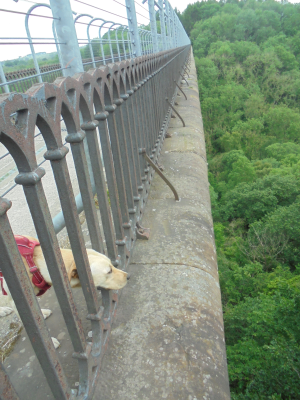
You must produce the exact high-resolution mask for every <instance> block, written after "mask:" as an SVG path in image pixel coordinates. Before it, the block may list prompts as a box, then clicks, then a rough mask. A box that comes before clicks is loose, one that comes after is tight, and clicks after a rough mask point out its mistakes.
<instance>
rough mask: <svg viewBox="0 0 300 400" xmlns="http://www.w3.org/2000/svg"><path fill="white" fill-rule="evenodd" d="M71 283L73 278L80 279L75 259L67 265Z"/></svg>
mask: <svg viewBox="0 0 300 400" xmlns="http://www.w3.org/2000/svg"><path fill="white" fill-rule="evenodd" d="M66 268H67V273H68V278H69V281H71V279H73V278H79V277H78V272H77V269H76V264H75V261H74V259H73V260H71V262H70V263H69V264H66Z"/></svg>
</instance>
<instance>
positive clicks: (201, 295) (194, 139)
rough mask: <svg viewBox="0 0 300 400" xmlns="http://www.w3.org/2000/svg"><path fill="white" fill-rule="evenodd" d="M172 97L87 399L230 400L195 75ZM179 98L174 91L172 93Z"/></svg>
mask: <svg viewBox="0 0 300 400" xmlns="http://www.w3.org/2000/svg"><path fill="white" fill-rule="evenodd" d="M187 81H188V85H187V84H186V83H185V82H184V83H182V85H181V87H182V89H183V90H184V92H185V93H186V95H187V98H188V100H187V101H186V100H185V98H184V97H183V95H182V94H181V96H178V97H177V99H178V100H177V101H178V106H175V107H176V109H177V111H178V112H179V113H180V114H181V116H182V117H183V119H184V120H185V123H186V127H185V128H184V127H182V124H181V122H180V120H179V119H178V118H176V119H171V121H170V127H169V130H168V133H169V134H170V135H172V136H171V138H167V139H166V140H165V142H164V146H163V149H162V153H161V157H160V163H161V164H163V165H164V167H165V170H164V173H165V175H166V176H167V177H168V178H169V179H170V180H171V182H172V183H173V185H174V186H175V187H176V189H177V191H178V193H179V196H180V198H181V201H180V202H176V201H175V200H174V197H173V194H172V192H171V191H170V189H169V188H168V187H167V186H166V185H165V183H164V182H163V181H162V180H161V178H160V177H159V176H158V175H157V174H156V175H155V176H154V179H153V182H152V186H151V190H150V194H149V198H148V203H147V206H146V210H145V214H144V218H143V226H145V227H149V228H151V235H150V240H149V241H139V242H138V243H136V247H135V250H134V254H133V258H132V260H131V264H130V266H129V272H130V274H131V279H130V281H129V283H128V285H127V286H126V287H125V288H124V289H123V294H122V297H121V299H120V302H119V306H118V311H117V316H116V320H115V322H114V325H113V330H112V334H111V338H110V342H109V347H108V350H107V352H106V355H105V356H104V359H103V363H102V372H101V375H100V379H99V382H98V384H97V387H96V391H95V395H94V399H95V400H96V399H102V400H111V399H115V400H127V399H128V400H129V399H131V400H132V399H138V400H148V399H149V400H154V399H168V400H202V399H205V400H212V399H216V400H217V399H230V394H229V384H228V375H227V364H226V352H225V342H224V329H223V314H222V305H221V295H220V287H219V279H218V267H217V257H216V250H215V244H214V232H213V221H212V216H211V206H210V198H209V183H208V179H207V162H206V152H205V141H204V133H203V124H202V117H201V110H200V103H199V94H198V85H197V75H196V70H195V65H194V61H193V60H192V66H191V71H190V73H189V78H188V77H187ZM179 93H180V92H179Z"/></svg>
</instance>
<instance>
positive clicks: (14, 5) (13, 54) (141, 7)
mask: <svg viewBox="0 0 300 400" xmlns="http://www.w3.org/2000/svg"><path fill="white" fill-rule="evenodd" d="M82 1H83V2H84V3H88V4H90V5H93V6H95V7H99V8H101V9H103V10H106V11H108V12H104V11H101V10H98V9H96V8H93V7H90V6H87V5H84V4H81V3H79V2H78V1H76V0H70V2H71V7H72V10H73V11H74V12H76V13H77V14H82V13H85V14H90V15H92V16H93V17H95V18H96V17H97V18H103V19H105V20H111V21H113V22H117V23H120V24H127V18H126V9H125V7H124V6H122V5H121V4H118V3H122V4H124V5H125V0H117V1H118V3H117V2H115V1H113V0H106V1H104V0H82ZM169 1H170V4H171V6H172V7H173V8H175V7H177V8H178V9H179V10H180V11H183V10H184V9H185V8H186V6H187V5H188V4H189V3H191V1H190V0H169ZM41 2H42V3H44V4H49V0H41ZM135 3H136V4H135V7H136V12H137V13H139V14H137V20H138V23H140V24H145V25H147V24H148V23H149V19H148V6H147V3H145V4H142V0H136V1H135ZM35 4H36V3H35V1H34V0H30V1H29V0H19V1H18V2H15V1H14V0H0V6H1V7H0V8H1V9H6V10H12V11H21V12H27V11H28V10H29V8H30V7H31V6H34V5H35ZM109 11H110V12H112V13H115V14H118V15H119V16H116V15H112V14H111V13H109ZM32 13H33V14H34V13H35V14H41V15H47V16H50V15H51V11H50V10H49V9H47V8H46V7H38V8H36V9H35V10H34V11H32ZM80 21H82V22H89V21H90V18H88V17H83V18H81V19H80ZM29 28H30V34H31V36H32V37H35V38H48V39H50V38H53V35H52V20H51V19H46V18H39V17H35V16H31V17H30V18H29ZM86 28H87V26H86V25H80V24H76V31H77V37H78V38H79V39H83V41H81V43H82V44H84V42H86V38H87V33H86ZM98 30H99V28H96V27H91V29H90V33H91V37H98ZM104 32H105V30H103V33H104ZM22 37H23V38H24V37H26V31H25V15H18V14H13V13H8V12H3V11H0V38H1V39H0V43H3V42H12V41H13V42H23V43H28V41H26V40H22V39H16V40H11V39H5V38H22ZM3 38H4V39H3ZM47 42H52V41H51V40H47ZM34 48H35V52H36V53H38V52H43V51H45V52H47V53H51V52H53V51H56V49H55V46H53V45H47V44H46V45H35V46H34ZM27 54H30V47H29V45H28V44H26V45H25V44H24V45H23V44H15V45H12V44H5V45H4V44H3V45H1V47H0V61H4V60H10V59H14V58H18V57H19V56H22V57H23V56H25V55H27Z"/></svg>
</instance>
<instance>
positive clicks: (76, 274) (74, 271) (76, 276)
mask: <svg viewBox="0 0 300 400" xmlns="http://www.w3.org/2000/svg"><path fill="white" fill-rule="evenodd" d="M72 278H75V279H79V275H78V272H77V269H72V271H71V279H72Z"/></svg>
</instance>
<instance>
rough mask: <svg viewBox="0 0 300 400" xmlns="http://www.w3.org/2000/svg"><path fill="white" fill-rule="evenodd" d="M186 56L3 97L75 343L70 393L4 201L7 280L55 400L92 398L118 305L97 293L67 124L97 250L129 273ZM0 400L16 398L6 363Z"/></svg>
mask: <svg viewBox="0 0 300 400" xmlns="http://www.w3.org/2000/svg"><path fill="white" fill-rule="evenodd" d="M189 52H190V46H183V47H177V48H175V49H171V50H167V51H163V52H159V53H156V54H150V55H145V56H142V57H137V58H135V59H131V60H126V61H121V62H118V63H115V64H109V65H107V66H102V67H100V68H96V69H93V70H90V71H89V72H83V73H80V74H77V75H75V76H74V77H59V78H57V79H56V81H55V82H54V84H49V83H39V84H35V85H34V86H32V87H31V88H30V89H29V90H28V91H27V92H26V93H25V94H18V93H7V94H3V95H1V96H0V110H1V111H0V143H2V144H3V145H4V146H5V147H6V148H7V150H8V152H9V153H10V154H11V156H12V157H13V159H14V161H15V163H16V165H17V168H18V175H17V177H16V179H15V181H16V183H17V184H19V185H22V186H23V190H24V194H25V197H26V200H27V203H28V206H29V209H30V212H31V216H32V219H33V222H34V225H35V229H36V232H37V234H38V239H39V241H40V243H41V247H42V250H43V254H44V257H45V260H46V263H47V266H48V269H49V273H50V276H51V279H52V281H53V286H54V290H55V293H56V296H57V299H58V302H59V305H60V307H61V310H62V313H63V316H64V319H65V322H66V325H67V328H68V332H69V336H70V338H71V341H72V345H73V348H74V353H73V357H74V358H75V359H77V360H78V364H79V388H78V391H74V390H73V391H72V390H71V389H70V386H69V384H68V382H67V379H66V376H65V373H64V368H63V367H64V366H63V365H62V364H61V362H60V360H59V358H58V356H57V353H56V351H55V349H54V347H53V344H52V341H51V338H50V336H49V332H48V330H47V327H46V323H45V322H44V319H43V317H42V314H41V310H40V307H39V305H38V302H37V299H36V297H35V295H34V292H33V289H32V286H31V282H30V280H29V278H28V275H27V273H26V270H25V267H24V264H23V262H22V259H21V257H20V254H19V251H18V248H17V246H16V243H15V240H14V236H13V232H12V229H11V226H10V223H9V220H8V216H7V211H8V210H9V209H10V208H11V207H12V205H11V202H10V201H9V199H4V198H0V254H1V268H2V272H3V274H4V277H5V279H6V282H7V284H8V286H9V290H10V292H11V294H12V297H13V299H14V301H15V303H16V307H17V309H18V312H19V314H20V317H21V319H22V322H23V324H24V327H25V329H26V331H27V333H28V336H29V338H30V340H31V343H32V346H33V349H34V351H35V353H36V355H37V358H38V360H39V362H40V364H41V368H42V369H43V371H44V374H45V376H46V379H47V381H48V384H49V386H50V388H51V390H52V393H53V395H54V398H55V399H70V398H77V397H78V398H85V399H87V398H91V396H92V393H93V388H94V385H95V382H96V381H97V378H98V375H99V370H100V363H101V359H102V357H103V353H104V351H105V349H106V347H107V344H108V338H109V333H110V329H111V323H112V321H113V318H114V315H115V312H116V306H117V302H118V292H117V291H113V290H105V289H101V293H102V304H101V305H100V304H99V303H98V298H97V290H96V288H95V286H94V283H93V280H92V275H91V270H90V267H89V263H88V258H87V253H86V248H85V243H84V239H83V234H82V230H81V226H80V222H79V218H78V214H77V209H76V204H75V198H74V193H73V190H72V185H71V181H70V174H69V170H68V167H67V163H66V154H67V152H68V148H67V147H66V146H64V144H63V140H62V133H61V118H63V120H64V123H65V125H66V128H67V133H68V135H67V136H66V141H67V142H68V143H69V144H70V148H71V151H72V156H73V160H74V164H75V168H76V174H77V179H78V183H79V188H80V192H81V196H82V202H83V208H84V211H85V216H86V221H87V226H88V230H89V234H90V238H91V242H92V243H91V244H92V248H93V249H94V250H96V251H98V252H102V253H103V252H105V253H106V254H107V256H108V257H109V258H110V259H111V260H112V262H113V264H114V265H115V266H117V267H118V268H121V269H124V270H126V267H127V265H128V262H129V260H130V256H131V254H132V249H133V246H134V243H135V240H136V238H137V237H142V236H143V235H145V236H146V233H147V232H145V231H143V228H141V226H140V221H141V217H142V214H143V210H144V206H145V203H146V200H147V196H148V193H149V186H150V184H151V180H152V177H153V174H154V171H153V169H152V168H151V166H150V165H149V164H148V163H147V161H146V160H145V157H144V156H143V155H144V154H145V152H146V154H147V155H148V156H149V157H150V159H151V160H152V161H153V162H154V163H156V162H157V159H158V156H159V154H160V151H161V147H162V144H163V141H164V138H165V134H166V130H167V127H168V123H169V119H170V116H171V107H170V106H169V104H168V102H166V98H168V99H169V101H170V103H171V104H172V105H174V101H175V96H176V94H177V90H178V86H177V85H180V82H181V79H182V78H181V73H183V72H184V70H185V68H186V65H187V62H188V56H189ZM36 127H38V129H39V131H40V132H41V134H42V136H43V139H44V141H45V143H46V146H47V151H46V152H45V154H44V157H45V159H47V160H50V163H51V167H52V170H53V174H54V177H55V182H56V187H57V191H58V194H59V199H60V202H61V208H62V211H63V215H64V219H65V224H66V228H67V232H68V236H69V240H70V244H71V248H72V251H73V255H74V258H75V263H76V266H77V271H78V274H79V278H80V281H81V285H82V290H83V294H84V298H85V301H86V305H87V310H88V315H87V316H86V317H87V319H88V320H89V321H90V325H91V326H90V329H91V330H92V339H91V341H90V342H88V341H87V340H86V333H85V332H84V329H83V324H82V321H81V320H80V318H79V315H78V311H77V308H76V304H75V302H74V298H73V294H72V291H71V288H70V283H69V280H68V277H67V274H66V269H65V266H64V263H63V260H62V256H61V252H60V249H59V245H58V241H57V238H56V235H55V230H54V226H53V223H52V220H51V215H50V211H49V206H48V204H47V198H46V196H45V193H44V190H43V179H44V178H43V176H44V175H45V171H44V170H43V168H41V167H38V165H37V160H36V154H35V148H34V136H35V130H36ZM85 138H86V139H85ZM84 140H86V141H87V145H88V152H86V151H85V148H84ZM99 143H100V145H99ZM87 156H88V157H89V158H90V162H91V167H92V175H93V176H92V177H91V176H90V175H89V170H88V166H87ZM91 178H93V179H92V180H93V182H94V186H95V191H96V194H97V200H98V204H99V210H100V215H101V224H102V226H103V231H104V238H102V237H101V232H100V228H99V221H98V216H97V211H96V205H95V201H94V194H93V188H92V184H91ZM103 239H105V242H104V240H103ZM27 384H28V383H27ZM0 397H1V398H4V399H13V398H18V397H17V394H16V393H15V391H14V389H13V387H12V385H11V384H10V381H9V378H8V375H7V374H6V371H5V370H4V367H3V366H2V365H0Z"/></svg>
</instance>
